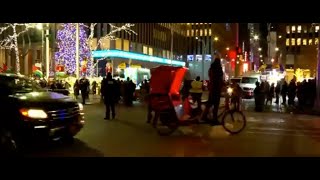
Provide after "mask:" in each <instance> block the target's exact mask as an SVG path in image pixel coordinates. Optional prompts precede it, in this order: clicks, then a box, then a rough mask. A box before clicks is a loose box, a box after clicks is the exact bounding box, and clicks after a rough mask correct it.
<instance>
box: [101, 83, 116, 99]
mask: <svg viewBox="0 0 320 180" xmlns="http://www.w3.org/2000/svg"><path fill="white" fill-rule="evenodd" d="M117 91H118V85H117V81H116V80H114V79H103V80H102V83H101V93H102V95H103V97H104V102H105V103H108V102H115V101H116V100H117V97H118V95H119V93H118V92H117Z"/></svg>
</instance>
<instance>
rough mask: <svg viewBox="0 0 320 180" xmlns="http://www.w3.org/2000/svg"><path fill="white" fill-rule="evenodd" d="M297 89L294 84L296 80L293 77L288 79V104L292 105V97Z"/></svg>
mask: <svg viewBox="0 0 320 180" xmlns="http://www.w3.org/2000/svg"><path fill="white" fill-rule="evenodd" d="M296 91H297V85H296V80H295V78H293V79H292V80H291V81H290V84H289V87H288V97H289V100H288V104H289V105H291V106H294V98H295V97H296V93H297V92H296Z"/></svg>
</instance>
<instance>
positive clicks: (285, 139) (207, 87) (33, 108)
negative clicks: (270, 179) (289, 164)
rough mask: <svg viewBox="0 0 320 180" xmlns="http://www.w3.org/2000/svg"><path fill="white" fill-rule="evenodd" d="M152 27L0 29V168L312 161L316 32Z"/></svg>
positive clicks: (319, 85) (316, 122)
mask: <svg viewBox="0 0 320 180" xmlns="http://www.w3.org/2000/svg"><path fill="white" fill-rule="evenodd" d="M242 11H243V10H242ZM35 12H38V11H35ZM250 12H251V11H250ZM85 14H87V12H86V13H85ZM106 14H110V13H106ZM133 14H134V13H133ZM220 14H221V13H220ZM223 14H228V13H223ZM130 16H132V17H134V16H133V15H130ZM183 16H184V15H183ZM117 17H118V16H117ZM119 17H121V15H119ZM169 17H170V16H169ZM173 17H174V16H172V18H173ZM208 17H211V16H208ZM212 17H213V16H212ZM250 17H251V16H250ZM73 18H74V17H72V19H73ZM168 19H170V18H168ZM122 20H124V19H121V21H122ZM150 20H151V22H146V23H143V21H141V22H140V21H139V23H138V22H136V23H130V21H132V20H128V22H126V23H120V22H117V23H107V22H104V21H111V19H108V18H103V19H102V20H100V21H103V22H97V20H88V22H86V23H83V22H80V21H84V19H80V20H78V21H79V22H72V23H70V22H69V23H68V22H64V23H54V22H50V21H49V22H37V21H35V22H36V23H28V22H26V23H0V156H4V157H9V156H10V157H11V156H13V157H16V156H19V157H20V155H22V156H23V157H225V156H227V157H235V156H236V157H261V156H262V157H283V156H285V157H291V156H294V157H303V156H308V157H313V156H320V42H319V38H320V23H317V22H313V23H310V22H309V23H294V22H289V23H277V22H272V21H270V22H269V21H268V23H263V22H262V23H236V22H233V23H230V22H229V21H230V19H228V20H226V23H222V22H223V20H222V21H221V22H220V23H215V22H210V21H212V20H213V19H211V20H209V21H208V22H201V21H200V19H199V20H195V22H188V20H187V21H186V22H184V23H158V22H152V19H150ZM28 21H29V20H28ZM64 21H68V20H67V19H65V20H64ZM118 21H119V20H118ZM134 21H135V20H134ZM198 21H199V22H198ZM263 21H265V20H263ZM19 22H20V21H19ZM90 22H96V23H90ZM187 22H188V23H187ZM209 94H210V96H209ZM219 98H221V99H220V102H219ZM219 103H220V104H219ZM115 104H116V107H115V106H114V105H115ZM105 105H106V106H107V107H108V110H109V111H110V114H109V113H108V114H107V115H106V114H105V111H106V107H105ZM219 106H220V107H219ZM114 107H115V108H114ZM206 107H207V108H206ZM114 109H116V110H115V111H116V112H114ZM148 112H152V113H154V117H157V118H154V119H157V120H158V124H157V122H156V121H153V122H152V123H147V119H149V120H151V116H150V113H149V114H148ZM148 115H149V116H148ZM114 116H115V117H114ZM200 117H201V118H200ZM105 118H106V120H105ZM109 118H111V119H112V120H107V119H109ZM216 120H219V121H220V122H217V121H216ZM228 120H231V121H229V122H228ZM209 124H210V125H209ZM213 124H215V125H214V126H212V125H213ZM217 124H219V125H217ZM163 127H165V128H166V130H167V131H166V132H163V131H162V132H160V131H161V130H163V129H164V128H163ZM159 129H161V130H159ZM164 134H165V135H164ZM169 134H170V135H169ZM29 147H30V148H29Z"/></svg>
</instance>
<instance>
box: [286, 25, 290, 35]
mask: <svg viewBox="0 0 320 180" xmlns="http://www.w3.org/2000/svg"><path fill="white" fill-rule="evenodd" d="M286 31H287V33H288V34H290V26H287V27H286Z"/></svg>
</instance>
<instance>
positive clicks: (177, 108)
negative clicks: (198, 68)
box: [148, 66, 246, 135]
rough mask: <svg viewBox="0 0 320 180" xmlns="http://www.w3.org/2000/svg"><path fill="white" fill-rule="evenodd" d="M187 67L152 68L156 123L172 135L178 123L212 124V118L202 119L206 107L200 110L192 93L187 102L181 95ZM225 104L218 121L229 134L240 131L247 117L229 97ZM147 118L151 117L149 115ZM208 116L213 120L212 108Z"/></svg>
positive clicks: (152, 104)
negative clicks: (235, 106)
mask: <svg viewBox="0 0 320 180" xmlns="http://www.w3.org/2000/svg"><path fill="white" fill-rule="evenodd" d="M187 71H188V69H187V68H184V67H173V66H159V67H156V68H153V69H151V79H150V94H149V108H150V109H151V110H152V111H153V112H154V117H153V120H152V121H153V126H154V128H156V129H157V132H158V133H159V135H170V134H172V133H173V132H174V131H175V130H177V129H178V127H179V126H190V125H193V124H208V125H210V124H212V123H211V122H212V121H202V120H201V119H202V118H203V117H202V116H203V110H202V111H201V112H197V110H196V109H197V108H196V107H197V106H198V105H197V106H194V105H195V103H193V102H192V99H191V98H190V97H189V98H186V99H185V101H184V102H182V100H181V98H180V88H181V84H182V81H183V79H184V76H185V74H186V72H187ZM228 93H229V94H230V93H232V89H231V88H228ZM205 103H206V102H204V105H205ZM225 104H227V105H224V106H223V107H219V109H222V111H221V112H219V115H218V119H219V125H222V126H223V128H224V129H225V130H226V131H227V132H229V133H230V134H237V133H239V132H241V131H242V130H243V129H244V128H245V126H246V118H245V116H244V114H243V113H242V112H241V111H240V110H239V109H235V108H230V107H229V105H230V103H229V98H226V103H225ZM200 106H201V105H200ZM202 109H204V108H203V107H202ZM148 118H149V119H150V116H149V115H148ZM210 118H211V119H210ZM207 119H209V120H212V109H211V110H209V113H208V114H207ZM220 119H221V120H220Z"/></svg>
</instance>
